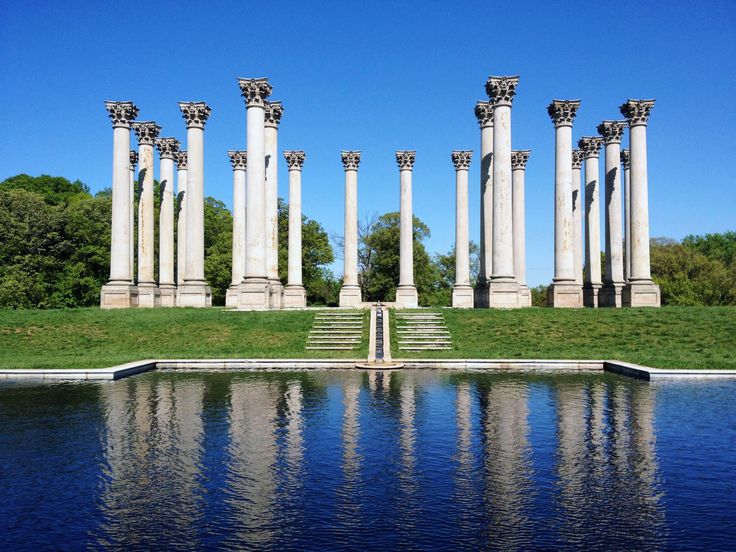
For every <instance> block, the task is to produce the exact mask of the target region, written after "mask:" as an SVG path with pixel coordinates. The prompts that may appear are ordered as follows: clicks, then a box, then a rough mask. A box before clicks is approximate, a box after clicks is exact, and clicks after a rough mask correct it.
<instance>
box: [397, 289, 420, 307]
mask: <svg viewBox="0 0 736 552" xmlns="http://www.w3.org/2000/svg"><path fill="white" fill-rule="evenodd" d="M418 306H419V294H418V293H417V288H416V287H414V286H413V285H409V286H402V285H399V287H397V288H396V308H397V309H415V308H417V307H418Z"/></svg>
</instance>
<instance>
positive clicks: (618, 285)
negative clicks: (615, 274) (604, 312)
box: [598, 282, 624, 308]
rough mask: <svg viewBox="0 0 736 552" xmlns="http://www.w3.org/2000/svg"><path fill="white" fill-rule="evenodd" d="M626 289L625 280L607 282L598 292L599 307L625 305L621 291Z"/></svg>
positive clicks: (619, 306)
mask: <svg viewBox="0 0 736 552" xmlns="http://www.w3.org/2000/svg"><path fill="white" fill-rule="evenodd" d="M623 289H624V283H623V282H606V283H605V284H603V287H602V288H601V291H600V293H599V294H598V306H599V307H614V308H621V307H622V306H623V302H622V298H621V292H622V291H623Z"/></svg>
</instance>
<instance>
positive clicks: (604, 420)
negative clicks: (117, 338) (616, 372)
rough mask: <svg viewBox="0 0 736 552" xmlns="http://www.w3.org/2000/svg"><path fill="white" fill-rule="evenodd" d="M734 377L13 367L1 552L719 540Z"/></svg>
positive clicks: (733, 510) (735, 487)
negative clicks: (99, 371) (118, 375)
mask: <svg viewBox="0 0 736 552" xmlns="http://www.w3.org/2000/svg"><path fill="white" fill-rule="evenodd" d="M734 395H736V383H735V382H727V381H688V382H677V381H665V382H657V383H647V382H640V381H635V380H630V379H625V378H622V377H618V376H612V375H595V374H590V375H558V376H542V375H527V376H525V375H502V374H480V373H458V372H448V371H432V370H422V371H411V370H405V371H397V372H385V373H380V372H378V373H377V372H359V371H311V372H241V373H223V372H220V373H191V372H154V373H148V374H144V375H140V376H135V377H132V378H128V379H124V380H120V381H117V382H75V383H71V382H70V383H40V382H37V383H30V382H9V381H5V382H1V383H0V496H1V497H2V500H1V501H0V549H3V550H39V549H44V548H45V549H50V548H53V549H70V550H72V549H73V550H78V549H80V548H92V549H110V548H112V549H126V550H131V549H153V548H158V549H164V548H166V549H177V548H178V549H193V548H224V549H271V550H286V549H297V550H328V549H329V550H334V549H359V550H367V549H380V550H389V549H395V548H399V547H403V548H409V549H423V550H448V549H472V550H476V549H497V548H503V549H530V548H547V549H548V548H563V547H564V548H577V549H586V550H611V549H646V550H651V549H662V548H699V549H726V548H730V547H732V546H733V543H734V542H736V523H734V522H735V521H736V476H735V475H734V461H735V460H736V402H735V401H734V400H733V397H734Z"/></svg>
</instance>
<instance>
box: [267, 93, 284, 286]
mask: <svg viewBox="0 0 736 552" xmlns="http://www.w3.org/2000/svg"><path fill="white" fill-rule="evenodd" d="M282 115H283V106H282V105H281V102H267V103H266V108H265V111H264V124H265V129H264V149H265V155H266V197H265V204H266V275H267V276H268V279H269V280H270V281H271V282H272V283H273V284H276V285H280V284H281V282H280V280H279V234H278V232H279V184H278V166H279V160H278V128H279V124H280V122H281V117H282Z"/></svg>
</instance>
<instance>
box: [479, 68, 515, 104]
mask: <svg viewBox="0 0 736 552" xmlns="http://www.w3.org/2000/svg"><path fill="white" fill-rule="evenodd" d="M517 84H519V76H518V75H515V76H513V77H494V76H490V77H488V80H487V81H486V94H488V97H489V98H490V100H491V104H493V105H511V103H512V102H513V101H514V96H516V85H517Z"/></svg>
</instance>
